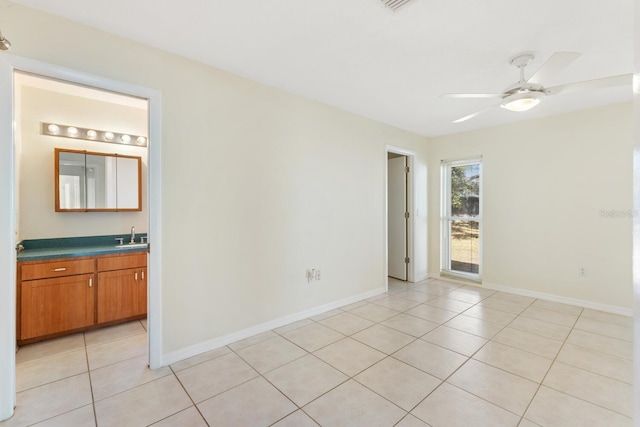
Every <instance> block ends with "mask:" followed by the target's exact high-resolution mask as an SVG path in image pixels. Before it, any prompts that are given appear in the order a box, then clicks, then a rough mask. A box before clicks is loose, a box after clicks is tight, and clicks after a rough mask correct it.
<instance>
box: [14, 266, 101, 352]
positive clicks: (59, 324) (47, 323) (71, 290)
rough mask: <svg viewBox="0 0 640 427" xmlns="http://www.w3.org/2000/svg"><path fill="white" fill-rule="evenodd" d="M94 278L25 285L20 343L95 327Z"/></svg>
mask: <svg viewBox="0 0 640 427" xmlns="http://www.w3.org/2000/svg"><path fill="white" fill-rule="evenodd" d="M94 300H95V293H94V289H93V274H83V275H78V276H69V277H58V278H54V279H41V280H28V281H23V282H22V294H21V299H20V304H21V307H20V309H21V310H20V322H21V323H20V339H22V340H25V339H29V338H34V337H38V336H42V335H49V334H54V333H57V332H63V331H68V330H73V329H77V328H84V327H87V326H91V325H93V324H94V322H95V318H94V316H95V312H94Z"/></svg>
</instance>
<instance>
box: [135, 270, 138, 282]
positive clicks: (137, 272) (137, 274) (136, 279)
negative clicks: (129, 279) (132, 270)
mask: <svg viewBox="0 0 640 427" xmlns="http://www.w3.org/2000/svg"><path fill="white" fill-rule="evenodd" d="M135 276H136V280H138V272H137V271H136V274H135Z"/></svg>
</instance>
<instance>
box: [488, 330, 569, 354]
mask: <svg viewBox="0 0 640 427" xmlns="http://www.w3.org/2000/svg"><path fill="white" fill-rule="evenodd" d="M492 341H495V342H499V343H501V344H506V345H509V346H511V347H515V348H519V349H520V350H524V351H528V352H529V353H533V354H537V355H538V356H542V357H546V358H548V359H553V358H554V357H556V355H557V354H558V352H559V351H560V347H562V341H557V340H553V339H551V338H546V337H543V336H542V335H538V334H534V333H531V332H526V331H522V330H519V329H515V328H512V327H509V326H508V327H506V328H504V329H503V330H501V331H500V332H499V333H498V335H496V336H495V337H493V339H492Z"/></svg>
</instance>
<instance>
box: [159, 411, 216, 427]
mask: <svg viewBox="0 0 640 427" xmlns="http://www.w3.org/2000/svg"><path fill="white" fill-rule="evenodd" d="M152 426H153V427H208V426H207V423H206V421H205V420H204V418H202V415H200V412H198V410H197V409H196V407H195V406H191V407H189V408H187V409H184V410H182V411H180V412H178V413H177V414H173V415H171V416H169V417H167V418H165V419H163V420H160V421H158V422H157V423H155V424H152Z"/></svg>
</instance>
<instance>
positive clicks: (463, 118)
mask: <svg viewBox="0 0 640 427" xmlns="http://www.w3.org/2000/svg"><path fill="white" fill-rule="evenodd" d="M494 108H496V106H495V105H492V106H491V107H486V108H483V109H482V110H478V111H476V112H475V113H471V114H468V115H466V116H464V117H460V118H459V119H458V120H454V121H453V123H462V122H466V121H467V120H469V119H473V118H474V117H476V116H479V115H480V114H483V113H486V112H487V111H489V110H493V109H494Z"/></svg>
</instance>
